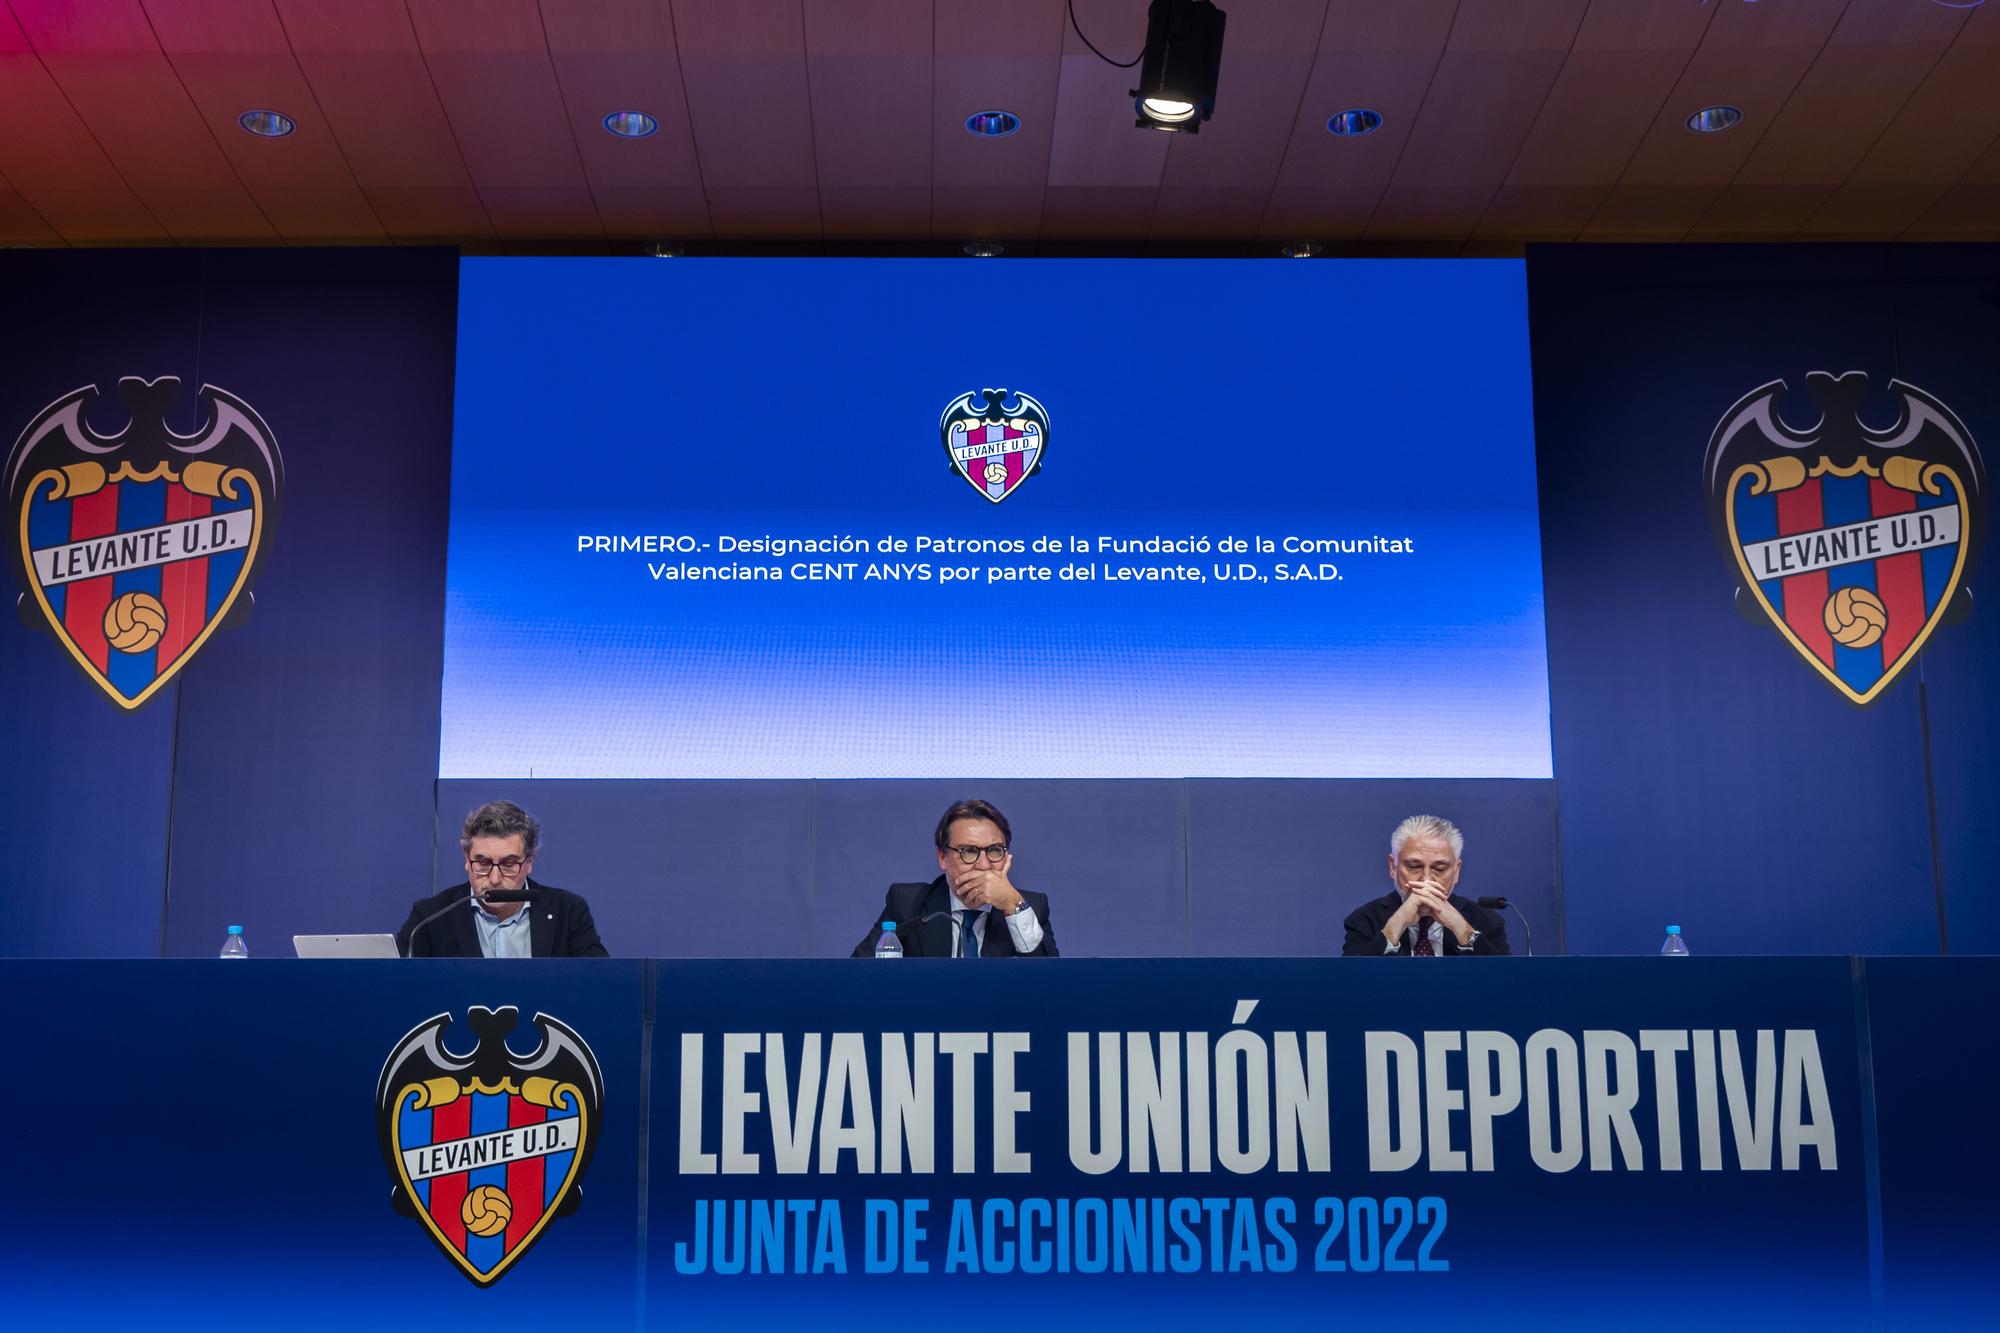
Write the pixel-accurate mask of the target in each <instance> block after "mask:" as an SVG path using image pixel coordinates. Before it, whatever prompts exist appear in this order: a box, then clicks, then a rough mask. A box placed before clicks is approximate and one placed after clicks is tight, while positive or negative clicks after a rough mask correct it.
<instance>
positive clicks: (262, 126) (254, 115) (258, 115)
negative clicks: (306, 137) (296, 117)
mask: <svg viewBox="0 0 2000 1333" xmlns="http://www.w3.org/2000/svg"><path fill="white" fill-rule="evenodd" d="M236 123H237V124H238V125H241V126H242V127H243V128H244V129H246V130H248V131H249V132H250V133H252V134H254V135H256V136H258V137H259V138H262V139H282V138H284V137H285V136H286V135H287V134H290V133H291V132H292V131H293V130H295V129H297V128H298V124H297V122H295V121H293V119H292V118H291V117H290V116H288V115H286V114H285V113H284V112H282V111H245V112H244V113H243V114H242V115H240V116H238V117H237V118H236Z"/></svg>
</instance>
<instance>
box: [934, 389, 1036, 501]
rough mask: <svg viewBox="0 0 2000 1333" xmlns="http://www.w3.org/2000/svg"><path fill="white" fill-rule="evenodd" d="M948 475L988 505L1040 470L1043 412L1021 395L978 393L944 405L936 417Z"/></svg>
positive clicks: (1001, 392)
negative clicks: (968, 485) (960, 479)
mask: <svg viewBox="0 0 2000 1333" xmlns="http://www.w3.org/2000/svg"><path fill="white" fill-rule="evenodd" d="M938 434H939V435H941V436H942V437H943V438H944V452H945V456H946V457H948V458H949V459H951V470H952V471H954V472H956V473H957V474H958V475H959V476H961V477H964V478H965V479H966V481H968V482H970V483H971V485H972V489H973V490H975V491H978V492H979V493H980V494H981V495H983V496H985V497H986V498H987V499H988V500H990V501H991V502H992V503H994V504H999V503H1000V502H1001V501H1002V500H1004V499H1006V498H1007V497H1008V496H1010V495H1012V494H1013V493H1014V489H1015V488H1016V487H1018V486H1019V485H1020V484H1021V483H1022V482H1024V481H1026V480H1027V479H1028V478H1029V477H1032V476H1034V475H1035V474H1036V473H1037V472H1040V471H1041V470H1042V458H1043V456H1044V455H1045V454H1047V452H1048V448H1049V413H1048V409H1047V408H1045V407H1043V406H1042V405H1041V404H1040V403H1039V402H1036V401H1035V400H1034V399H1033V398H1031V397H1030V396H1028V395H1027V394H1025V393H1012V394H1010V393H1008V392H1007V390H1005V389H981V390H980V391H979V392H978V393H962V394H960V395H959V396H958V397H956V398H954V399H952V400H951V401H950V402H949V403H946V404H945V408H944V413H943V415H941V416H939V417H938Z"/></svg>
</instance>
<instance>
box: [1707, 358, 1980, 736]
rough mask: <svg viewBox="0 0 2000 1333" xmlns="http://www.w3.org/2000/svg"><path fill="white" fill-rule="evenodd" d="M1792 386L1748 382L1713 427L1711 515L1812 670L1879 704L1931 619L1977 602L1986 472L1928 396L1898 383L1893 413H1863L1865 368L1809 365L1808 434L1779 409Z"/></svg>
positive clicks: (1759, 601) (1759, 602) (1753, 593)
mask: <svg viewBox="0 0 2000 1333" xmlns="http://www.w3.org/2000/svg"><path fill="white" fill-rule="evenodd" d="M1784 389H1785V382H1784V381H1783V380H1773V381H1772V382H1771V383H1769V384H1765V385H1762V386H1760V387H1758V388H1756V389H1754V390H1752V391H1751V392H1750V393H1749V394H1746V395H1745V396H1744V397H1743V398H1742V399H1741V400H1740V401H1739V402H1738V403H1737V404H1736V405H1735V406H1734V407H1732V408H1730V409H1729V411H1728V412H1726V413H1725V414H1724V415H1723V417H1722V420H1721V421H1720V422H1719V423H1718V424H1717V425H1716V427H1715V433H1714V434H1713V435H1711V436H1710V437H1709V442H1708V456H1707V460H1706V462H1705V463H1704V464H1703V469H1702V470H1703V476H1704V478H1705V479H1706V482H1707V487H1708V507H1709V522H1710V524H1711V526H1712V527H1713V529H1714V532H1715V539H1716V542H1717V544H1718V545H1720V546H1721V547H1722V550H1723V553H1724V555H1725V556H1727V557H1728V559H1729V560H1730V562H1731V563H1732V564H1734V565H1735V567H1736V570H1737V574H1738V576H1739V578H1740V579H1741V581H1742V589H1741V590H1739V592H1738V593H1737V596H1738V597H1739V598H1744V597H1748V598H1750V599H1752V600H1753V601H1754V604H1755V606H1756V607H1758V608H1761V609H1762V612H1763V615H1764V617H1765V618H1766V619H1767V620H1768V621H1769V622H1770V624H1771V625H1772V626H1773V627H1774V628H1775V629H1776V630H1777V631H1778V633H1779V634H1781V635H1782V636H1783V637H1784V639H1785V640H1786V641H1787V642H1788V643H1790V644H1791V646H1792V647H1793V648H1794V649H1796V650H1797V651H1798V653H1799V655H1800V656H1801V657H1803V658H1804V659H1805V660H1806V661H1807V662H1809V663H1811V664H1812V667H1813V669H1814V670H1815V671H1817V672H1818V673H1819V675H1820V676H1821V677H1822V678H1823V679H1824V680H1826V682H1827V683H1828V684H1830V685H1832V686H1833V687H1834V688H1835V689H1836V690H1839V691H1840V693H1841V694H1842V695H1844V696H1845V697H1846V698H1848V699H1850V700H1852V701H1853V702H1854V703H1857V704H1866V703H1870V702H1872V701H1874V700H1875V699H1876V698H1877V697H1878V696H1879V695H1880V694H1881V693H1882V691H1883V690H1885V689H1887V688H1888V687H1889V684H1890V683H1891V682H1892V681H1894V680H1895V679H1896V677H1897V676H1898V675H1899V674H1900V673H1901V672H1902V670H1903V668H1904V667H1906V666H1908V665H1909V664H1910V662H1912V661H1913V660H1915V658H1916V655H1917V653H1918V652H1919V651H1921V650H1922V648H1923V646H1924V644H1925V643H1926V642H1927V641H1928V640H1929V638H1930V636H1931V633H1932V631H1934V630H1935V629H1937V627H1938V626H1939V624H1940V623H1942V622H1944V621H1946V620H1948V619H1952V618H1954V617H1957V616H1961V615H1963V614H1965V613H1966V612H1967V611H1969V610H1970V607H1971V592H1972V590H1971V588H1970V586H1969V584H1968V580H1969V578H1970V576H1971V574H1972V570H1973V568H1974V566H1975V564H1976V562H1977V560H1978V556H1979V543H1980V537H1981V534H1982V532H1983V529H1984V526H1985V494H1986V469H1985V466H1984V465H1983V464H1982V462H1981V461H1980V457H1979V450H1978V447H1977V446H1976V445H1975V444H1974V443H1973V440H1972V434H1971V432H1970V431H1968V430H1967V429H1966V428H1965V424H1964V423H1963V422H1961V421H1960V420H1959V419H1958V417H1957V416H1956V415H1955V414H1954V413H1953V412H1952V410H1951V409H1950V408H1948V407H1946V406H1945V405H1944V404H1943V403H1941V402H1939V401H1938V400H1937V399H1936V398H1934V397H1932V396H1931V395H1930V394H1928V393H1925V392H1924V391H1923V390H1922V389H1919V388H1917V387H1916V386H1914V385H1910V384H1905V383H1903V382H1902V381H1901V380H1891V381H1890V382H1889V391H1890V393H1891V394H1893V395H1894V396H1895V400H1896V403H1897V406H1898V409H1899V418H1900V419H1898V420H1896V421H1894V422H1892V423H1890V424H1888V425H1887V426H1884V427H1882V428H1879V429H1878V428H1876V427H1874V426H1870V425H1868V424H1867V423H1866V422H1864V421H1862V420H1861V417H1860V412H1861V402H1862V398H1863V396H1864V395H1865V394H1866V392H1867V389H1868V376H1867V375H1866V374H1864V373H1862V372H1860V371H1850V372H1848V373H1847V374H1844V375H1838V376H1836V375H1831V374H1828V373H1826V372H1824V371H1814V372H1812V373H1811V374H1810V375H1808V376H1807V377H1806V391H1807V392H1808V393H1809V394H1810V395H1811V396H1812V398H1813V399H1814V401H1815V402H1816V403H1817V404H1818V405H1819V408H1820V412H1821V415H1820V420H1819V422H1818V423H1817V424H1816V425H1814V426H1813V427H1812V428H1810V429H1808V430H1798V429H1795V428H1794V427H1792V426H1791V425H1789V424H1788V423H1786V422H1785V421H1784V420H1783V419H1782V417H1780V415H1779V412H1778V400H1779V396H1780V395H1781V394H1782V393H1783V392H1784Z"/></svg>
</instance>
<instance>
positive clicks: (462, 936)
mask: <svg viewBox="0 0 2000 1333" xmlns="http://www.w3.org/2000/svg"><path fill="white" fill-rule="evenodd" d="M527 887H528V888H530V889H533V890H534V891H535V893H536V894H537V895H538V896H537V897H536V899H535V901H534V902H531V903H523V904H522V905H521V910H522V911H524V912H527V913H529V917H528V951H529V952H530V953H531V954H533V955H534V956H535V957H536V958H609V957H610V956H611V955H610V953H609V952H607V951H606V949H605V947H604V942H603V941H602V940H600V939H598V938H597V923H596V922H594V921H592V920H591V919H590V904H589V903H587V902H585V901H584V900H583V898H582V896H581V895H579V894H574V893H570V892H568V891H567V890H564V889H556V888H551V887H549V886H548V885H547V884H537V883H536V882H535V881H534V880H532V879H531V880H529V881H528V882H527ZM470 897H471V890H470V889H469V888H468V887H467V886H466V885H464V884H453V885H451V886H450V887H449V888H444V889H440V890H438V892H436V893H434V894H432V895H431V896H430V897H428V898H420V899H418V900H417V902H416V903H415V904H414V905H413V906H412V907H411V908H410V919H409V920H408V921H405V922H404V923H403V925H402V928H401V929H400V930H398V931H397V932H396V947H397V948H399V949H401V950H402V951H403V953H404V954H405V955H407V956H408V957H411V958H477V957H479V956H480V953H479V927H478V926H477V925H475V924H474V922H473V919H472V904H471V903H470V902H468V901H467V899H468V898H470ZM453 899H457V900H458V901H459V903H460V904H462V905H461V906H460V907H459V908H458V909H457V910H456V911H451V912H446V913H445V914H444V915H443V916H441V917H439V918H438V919H437V920H435V921H433V922H431V923H430V924H429V925H427V926H425V927H424V928H423V929H422V930H417V933H416V938H415V939H412V938H411V937H410V932H411V931H412V930H416V929H417V923H418V922H419V921H422V920H423V919H424V918H425V917H427V916H429V915H430V914H431V913H432V912H435V911H437V910H439V909H440V908H443V907H446V906H448V905H450V903H451V902H452V900H453Z"/></svg>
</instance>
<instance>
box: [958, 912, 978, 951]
mask: <svg viewBox="0 0 2000 1333" xmlns="http://www.w3.org/2000/svg"><path fill="white" fill-rule="evenodd" d="M952 915H953V916H955V917H957V918H958V955H959V957H961V958H977V957H979V936H978V935H976V934H974V933H973V929H972V923H973V922H975V921H977V920H979V913H977V912H953V913H952Z"/></svg>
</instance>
